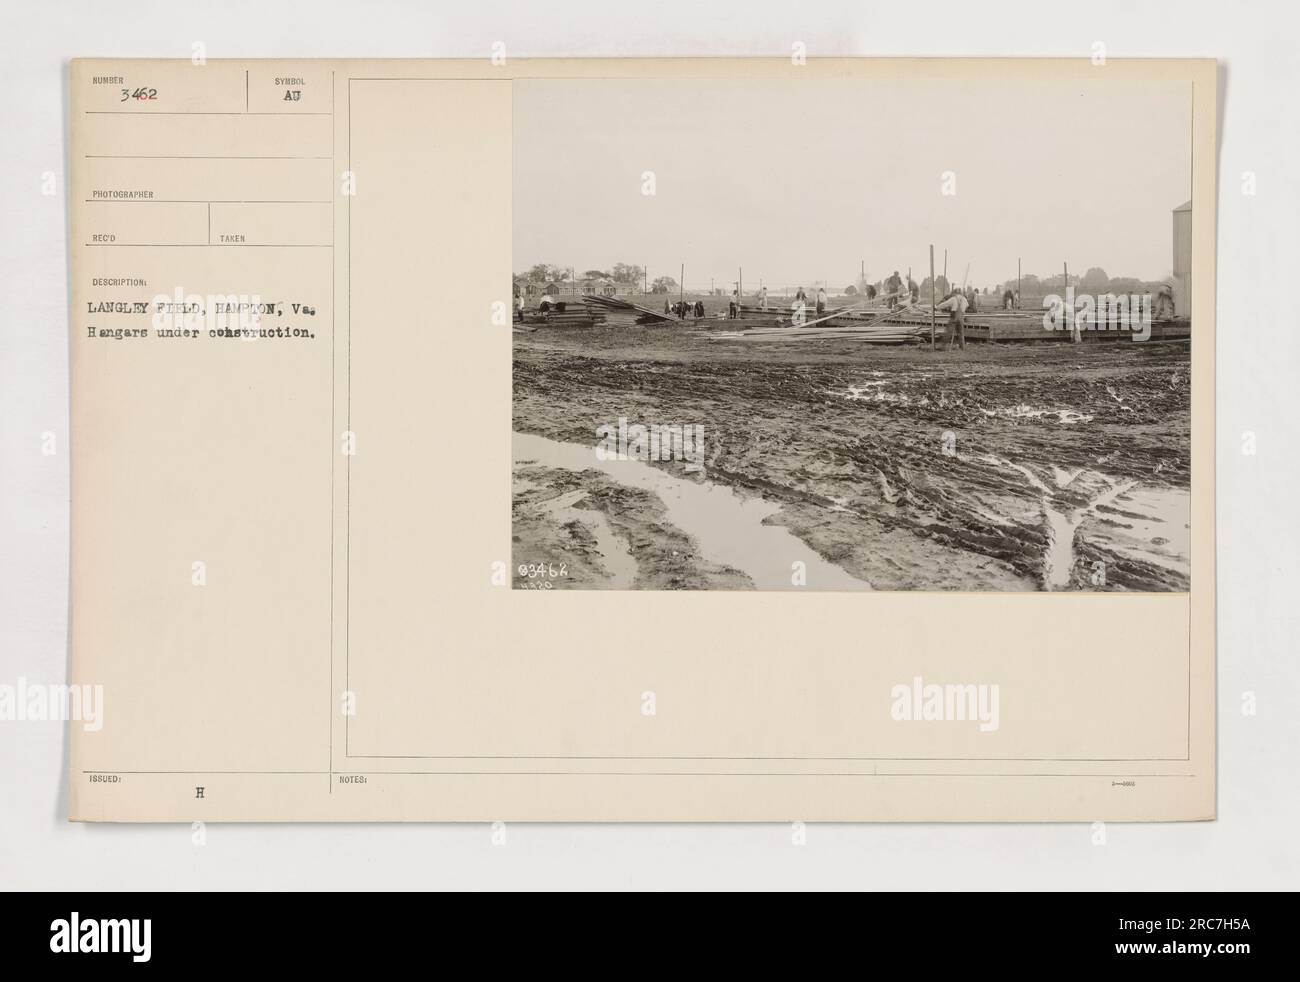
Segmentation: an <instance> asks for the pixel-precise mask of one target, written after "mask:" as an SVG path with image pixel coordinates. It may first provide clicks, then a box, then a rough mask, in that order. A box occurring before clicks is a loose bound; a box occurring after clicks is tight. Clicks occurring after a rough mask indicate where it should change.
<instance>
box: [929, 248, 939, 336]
mask: <svg viewBox="0 0 1300 982" xmlns="http://www.w3.org/2000/svg"><path fill="white" fill-rule="evenodd" d="M937 285H938V284H936V283H935V282H934V246H933V245H931V246H930V350H931V351H933V350H934V290H935V287H936V286H937Z"/></svg>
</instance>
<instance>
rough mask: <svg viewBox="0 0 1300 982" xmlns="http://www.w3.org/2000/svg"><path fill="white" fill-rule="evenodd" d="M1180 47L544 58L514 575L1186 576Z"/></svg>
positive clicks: (532, 181)
mask: <svg viewBox="0 0 1300 982" xmlns="http://www.w3.org/2000/svg"><path fill="white" fill-rule="evenodd" d="M1191 123H1192V116H1191V86H1190V84H1188V83H1186V82H1176V81H1170V82H1165V83H1160V82H1155V83H1153V82H1149V81H1148V82H1136V81H1123V80H1107V79H1104V78H1101V77H1099V78H1098V80H1097V81H1096V82H1077V81H1068V82H1067V81H1059V82H1047V83H1044V82H1042V81H1036V82H1032V83H1031V82H1026V81H1012V80H1002V79H998V78H992V77H991V78H989V79H987V80H985V81H980V82H978V83H974V84H971V83H969V82H965V81H963V82H958V81H945V80H942V79H935V80H927V79H917V80H909V79H895V80H870V79H853V80H849V79H846V80H834V79H815V80H807V81H800V80H765V81H753V80H750V81H745V82H739V81H735V80H727V79H703V80H662V79H660V80H653V79H623V80H587V79H569V80H524V81H520V82H518V83H517V84H516V87H515V92H514V114H513V128H514V177H513V185H514V186H513V235H514V240H513V258H514V264H513V265H514V277H513V289H512V296H513V307H514V309H513V319H514V338H513V354H514V365H513V416H514V420H513V428H514V432H513V475H512V476H513V505H512V531H513V556H512V565H513V570H512V572H513V578H514V579H513V586H514V587H515V588H516V589H542V590H549V589H615V590H791V589H809V590H921V591H1001V592H1011V591H1140V592H1181V591H1186V590H1188V589H1189V585H1190V558H1189V539H1190V509H1189V500H1190V498H1189V482H1190V474H1191V460H1190V407H1191V376H1190V364H1191V348H1192V345H1193V344H1194V341H1193V331H1194V329H1193V325H1192V322H1191V317H1190V295H1191V282H1192V276H1193V270H1192V269H1191V241H1192V239H1191V230H1192V220H1193V219H1192V211H1191V201H1190V197H1191V191H1190V189H1191V177H1192V174H1191V171H1192V166H1191V164H1192V152H1191Z"/></svg>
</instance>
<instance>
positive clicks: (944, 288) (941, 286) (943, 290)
mask: <svg viewBox="0 0 1300 982" xmlns="http://www.w3.org/2000/svg"><path fill="white" fill-rule="evenodd" d="M935 281H936V283H937V284H938V286H937V289H936V290H935V296H936V297H938V298H939V299H941V300H942V299H943V298H944V297H946V296H947V295H948V290H949V289H950V285H949V283H948V280H947V278H946V277H945V276H944V275H943V274H942V273H940V274H939V275H938V276H936V277H935ZM920 295H921V296H923V297H925V298H927V299H929V296H930V277H928V276H927V277H926V278H925V279H923V280H922V281H921V294H920Z"/></svg>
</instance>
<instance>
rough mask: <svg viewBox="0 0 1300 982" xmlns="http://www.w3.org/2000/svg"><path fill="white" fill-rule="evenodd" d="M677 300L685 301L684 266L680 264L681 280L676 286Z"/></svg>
mask: <svg viewBox="0 0 1300 982" xmlns="http://www.w3.org/2000/svg"><path fill="white" fill-rule="evenodd" d="M677 299H678V300H685V299H686V264H685V263H682V278H681V280H680V281H679V282H678V284H677Z"/></svg>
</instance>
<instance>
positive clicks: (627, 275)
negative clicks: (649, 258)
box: [609, 263, 645, 283]
mask: <svg viewBox="0 0 1300 982" xmlns="http://www.w3.org/2000/svg"><path fill="white" fill-rule="evenodd" d="M609 275H610V278H611V279H613V280H614V282H616V283H640V282H641V280H642V277H644V276H645V269H643V268H642V267H640V266H633V265H631V264H630V263H615V264H614V265H613V266H612V267H610V270H609Z"/></svg>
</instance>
